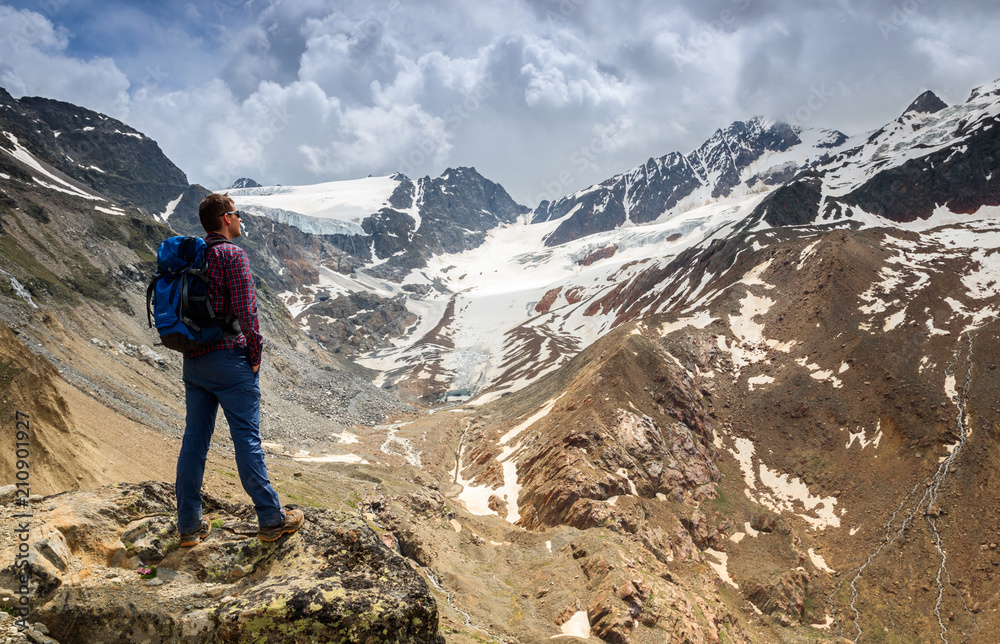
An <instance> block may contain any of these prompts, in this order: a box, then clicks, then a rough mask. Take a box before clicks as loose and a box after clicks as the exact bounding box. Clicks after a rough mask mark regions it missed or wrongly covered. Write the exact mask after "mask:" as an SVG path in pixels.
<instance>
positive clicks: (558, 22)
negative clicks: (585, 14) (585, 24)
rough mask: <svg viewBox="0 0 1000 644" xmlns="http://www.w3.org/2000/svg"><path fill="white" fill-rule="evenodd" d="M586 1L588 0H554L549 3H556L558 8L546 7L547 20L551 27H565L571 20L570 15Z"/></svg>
mask: <svg viewBox="0 0 1000 644" xmlns="http://www.w3.org/2000/svg"><path fill="white" fill-rule="evenodd" d="M586 2H587V0H552V1H551V2H550V3H549V4H555V5H556V9H555V11H553V10H552V9H546V10H545V20H546V22H548V23H549V27H563V26H565V25H566V23H568V22H569V17H570V16H572V15H573V14H574V13H576V11H577V9H579V8H580V7H582V6H583V5H584V4H586Z"/></svg>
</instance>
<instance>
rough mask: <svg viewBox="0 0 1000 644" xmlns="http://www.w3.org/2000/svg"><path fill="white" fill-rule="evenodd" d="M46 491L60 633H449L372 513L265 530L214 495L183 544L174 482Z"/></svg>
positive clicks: (105, 636) (56, 631) (74, 637)
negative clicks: (189, 541)
mask: <svg viewBox="0 0 1000 644" xmlns="http://www.w3.org/2000/svg"><path fill="white" fill-rule="evenodd" d="M49 501H50V502H51V503H50V506H49V507H50V509H48V510H45V511H42V512H38V513H36V516H35V519H34V520H33V521H32V525H31V530H32V535H33V537H36V538H33V539H32V543H33V544H42V545H43V548H44V551H39V552H38V553H36V556H35V558H34V560H35V565H34V568H33V570H35V571H37V574H38V575H43V576H44V579H45V580H48V581H47V582H46V587H45V589H44V592H38V593H37V594H36V595H35V596H34V597H35V602H34V605H33V609H34V612H33V614H32V619H33V620H35V619H37V620H38V621H41V622H42V623H44V624H45V625H46V626H48V628H49V630H50V632H51V633H52V636H53V637H55V638H56V639H58V640H59V641H60V642H62V643H63V644H67V643H72V642H81V643H83V642H97V641H100V642H138V641H149V642H316V641H330V642H380V643H381V642H441V641H443V640H442V639H441V637H440V636H439V634H438V612H437V606H436V604H435V602H434V599H433V597H431V595H430V592H429V590H428V588H427V585H426V583H425V582H424V580H423V579H422V578H421V577H420V575H419V574H418V573H417V572H416V571H415V570H414V569H413V568H412V567H411V566H410V565H409V564H408V563H407V562H406V560H405V559H403V557H401V556H400V555H398V554H397V553H396V552H394V551H393V550H390V549H389V548H387V547H386V546H385V545H383V543H382V540H381V539H379V537H378V536H377V535H376V534H375V533H374V532H373V531H372V530H371V529H370V528H369V527H368V526H367V524H366V523H365V522H364V520H363V519H362V518H361V517H358V516H354V515H350V514H346V513H343V512H337V511H332V510H319V509H314V508H304V512H305V514H306V518H307V521H306V524H305V525H304V526H303V527H302V529H300V530H299V531H298V532H296V533H294V534H291V535H287V536H284V537H282V538H281V539H279V540H278V541H275V542H271V543H265V542H262V541H260V540H259V539H257V538H256V524H255V520H254V512H253V508H252V507H250V506H247V505H239V504H232V503H227V502H224V501H220V500H218V499H214V498H212V497H208V496H206V498H205V513H206V517H207V518H210V519H211V520H212V524H213V530H212V533H211V534H210V535H209V537H208V538H207V539H206V540H205V541H203V542H202V543H200V544H198V545H197V546H194V547H192V548H184V549H181V548H179V547H178V545H179V540H178V538H177V533H176V528H175V525H174V513H175V507H174V501H173V488H172V486H170V485H167V484H164V483H156V482H146V483H142V484H138V485H120V486H108V487H104V488H99V489H97V490H93V491H89V492H70V493H65V494H61V495H57V496H55V497H51V498H50V499H49ZM33 547H34V546H33ZM12 554H13V553H2V555H3V556H4V557H7V556H8V555H12ZM53 559H55V561H53ZM60 564H63V565H62V566H60ZM138 566H143V567H146V566H156V568H157V575H156V579H153V580H150V581H144V580H142V579H140V577H139V575H138V574H137V572H136V568H137V567H138ZM39 579H41V577H39V578H36V581H35V583H37V582H38V580H39ZM39 590H41V589H39Z"/></svg>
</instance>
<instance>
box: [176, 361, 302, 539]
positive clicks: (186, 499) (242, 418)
mask: <svg viewBox="0 0 1000 644" xmlns="http://www.w3.org/2000/svg"><path fill="white" fill-rule="evenodd" d="M184 390H185V394H186V398H185V399H186V403H187V419H186V426H185V428H184V441H183V442H182V443H181V453H180V455H179V456H178V457H177V530H178V531H179V532H180V533H181V534H191V533H194V532H197V531H198V528H199V526H200V525H201V518H202V517H201V484H202V480H203V479H204V476H205V461H206V458H207V456H208V447H209V444H210V443H211V441H212V433H213V432H214V431H215V417H216V414H217V412H218V410H219V405H222V411H223V413H225V415H226V421H228V423H229V434H230V436H232V438H233V447H234V449H235V452H236V468H237V470H239V473H240V482H241V483H243V489H244V490H246V492H247V494H249V495H250V498H251V499H252V500H253V505H254V508H255V509H256V510H257V523H258V525H260V526H261V527H271V526H276V525H279V524H280V523H282V522H283V521H284V520H285V511H284V510H282V509H281V502H280V501H279V500H278V493H277V492H275V491H274V488H273V487H271V482H270V481H269V480H268V478H267V465H265V463H264V450H263V449H262V448H261V446H260V381H259V380H258V378H257V374H256V373H254V371H253V369H252V368H251V367H250V362H249V361H248V360H247V357H246V350H245V349H218V350H216V351H211V352H209V353H206V354H205V355H202V356H198V357H196V358H184Z"/></svg>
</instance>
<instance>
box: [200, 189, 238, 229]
mask: <svg viewBox="0 0 1000 644" xmlns="http://www.w3.org/2000/svg"><path fill="white" fill-rule="evenodd" d="M234 207H235V204H233V200H232V198H230V196H229V193H228V192H226V193H223V194H219V193H218V192H213V193H212V194H210V195H208V196H207V197H205V198H204V199H202V200H201V204H199V205H198V219H200V220H201V227H202V228H204V229H205V232H206V233H214V232H215V231H217V230H219V229H221V228H222V215H224V214H225V213H226V212H228V211H230V210H232V209H233V208H234Z"/></svg>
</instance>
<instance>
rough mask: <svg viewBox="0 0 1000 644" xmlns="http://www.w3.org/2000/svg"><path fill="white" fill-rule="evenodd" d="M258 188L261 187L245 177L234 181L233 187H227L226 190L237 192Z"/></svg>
mask: <svg viewBox="0 0 1000 644" xmlns="http://www.w3.org/2000/svg"><path fill="white" fill-rule="evenodd" d="M260 187H261V185H260V184H259V183H257V182H256V181H254V180H253V179H249V178H247V177H241V178H239V179H237V180H236V181H234V182H233V185H231V186H229V187H228V188H226V189H227V190H239V189H240V188H260Z"/></svg>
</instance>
